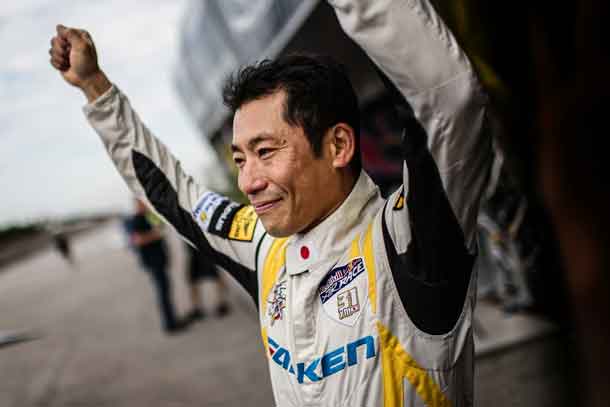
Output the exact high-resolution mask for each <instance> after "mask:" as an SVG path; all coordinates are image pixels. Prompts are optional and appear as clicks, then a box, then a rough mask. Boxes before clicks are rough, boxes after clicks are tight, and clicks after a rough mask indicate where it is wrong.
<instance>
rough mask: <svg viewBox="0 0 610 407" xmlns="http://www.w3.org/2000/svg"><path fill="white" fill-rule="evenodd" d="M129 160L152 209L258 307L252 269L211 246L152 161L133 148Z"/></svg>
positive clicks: (255, 282) (256, 281)
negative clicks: (237, 284)
mask: <svg viewBox="0 0 610 407" xmlns="http://www.w3.org/2000/svg"><path fill="white" fill-rule="evenodd" d="M132 162H133V167H134V169H135V173H136V177H137V178H138V181H140V184H141V185H142V187H143V188H144V191H145V192H146V197H147V198H148V200H149V201H150V202H151V204H152V205H153V206H154V207H155V210H157V212H159V213H160V214H161V215H163V217H165V219H167V220H168V221H169V222H170V223H171V224H172V225H174V227H175V228H176V230H177V231H178V232H179V233H180V234H181V235H183V236H184V237H186V238H187V239H189V240H190V241H191V242H192V243H193V244H195V246H197V248H198V249H199V250H200V251H201V253H202V254H203V255H204V256H206V257H208V258H209V259H211V260H212V261H213V262H214V263H215V264H217V265H219V266H220V267H222V268H224V269H225V270H227V271H228V272H229V273H230V274H231V275H232V276H233V277H234V278H235V279H236V280H237V281H238V282H239V284H241V286H242V287H244V288H245V289H246V291H248V293H249V294H250V296H251V297H252V299H253V300H254V303H255V304H256V306H257V307H258V280H257V277H256V273H255V272H254V270H250V269H249V268H247V267H245V266H243V265H242V264H239V263H237V262H236V261H234V260H233V259H231V258H230V257H228V256H226V255H225V254H223V253H220V252H218V251H216V250H214V249H213V248H212V246H210V244H209V243H208V241H207V239H206V238H205V236H204V234H203V232H202V231H201V229H200V228H199V225H198V224H197V223H196V222H195V221H194V220H193V217H192V216H191V214H190V213H189V212H187V211H185V210H184V209H183V208H182V207H181V206H180V203H179V201H178V194H177V193H176V191H175V190H174V188H173V187H172V184H171V183H170V182H169V180H168V179H167V177H166V176H165V174H163V171H161V170H160V169H159V168H158V167H157V166H156V165H155V163H153V162H152V161H151V160H150V159H149V158H148V157H146V156H145V155H144V154H141V153H139V152H138V151H135V150H133V153H132Z"/></svg>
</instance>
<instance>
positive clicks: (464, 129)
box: [329, 0, 491, 247]
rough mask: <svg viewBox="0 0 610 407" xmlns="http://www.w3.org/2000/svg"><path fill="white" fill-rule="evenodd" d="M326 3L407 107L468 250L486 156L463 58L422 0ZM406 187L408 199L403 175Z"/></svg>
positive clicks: (480, 113) (480, 96)
mask: <svg viewBox="0 0 610 407" xmlns="http://www.w3.org/2000/svg"><path fill="white" fill-rule="evenodd" d="M329 3H331V4H332V5H333V6H334V8H335V11H336V14H337V17H338V19H339V22H340V23H341V26H342V27H343V29H344V30H345V32H346V33H347V34H348V35H349V36H350V37H351V38H352V39H353V40H354V41H356V42H357V43H358V44H359V45H360V46H361V47H362V48H363V49H364V50H365V52H366V53H367V54H368V55H369V56H370V57H371V59H372V60H373V61H374V62H375V63H376V64H377V65H378V67H379V68H380V69H381V71H382V72H383V73H384V74H385V75H386V76H387V78H389V80H390V82H391V83H392V85H393V86H395V87H396V88H397V89H398V91H399V92H400V94H401V95H402V96H403V97H404V98H405V99H406V101H407V102H408V104H409V105H410V106H411V109H412V112H413V114H414V116H415V118H416V119H417V121H418V122H419V124H420V125H421V127H422V128H423V130H424V133H425V136H426V137H427V146H428V148H429V151H430V153H431V155H432V157H433V159H434V161H435V163H436V166H437V167H438V171H439V173H440V177H441V179H442V183H443V186H444V188H445V190H446V193H447V197H448V199H449V201H450V203H451V206H452V208H453V210H454V212H455V215H456V217H457V219H458V221H459V223H460V225H461V227H462V230H463V232H464V235H465V239H466V242H467V244H468V246H470V247H471V246H472V244H473V242H474V235H475V227H476V215H477V212H478V205H479V200H480V196H481V192H482V189H483V187H484V185H485V182H486V179H487V172H488V167H489V163H490V159H491V155H490V151H491V150H490V141H489V139H488V138H485V137H484V135H483V134H482V128H483V123H484V116H485V104H486V97H485V95H484V92H483V91H482V88H481V86H480V84H479V82H478V80H477V78H476V75H475V73H474V71H473V69H472V66H471V64H470V62H469V61H468V58H467V57H466V55H465V53H464V52H463V51H462V50H461V49H460V47H459V45H458V43H457V41H456V40H455V38H454V37H453V35H452V33H451V32H450V31H449V29H448V28H447V27H446V26H445V24H444V23H443V21H442V20H441V18H440V17H439V16H438V15H437V14H436V12H435V10H434V9H433V7H432V5H431V4H430V3H429V2H428V1H426V0H329ZM406 137H409V133H408V132H407V134H406ZM404 184H405V189H406V191H405V192H406V193H407V195H408V190H409V185H408V175H407V174H406V173H405V182H404Z"/></svg>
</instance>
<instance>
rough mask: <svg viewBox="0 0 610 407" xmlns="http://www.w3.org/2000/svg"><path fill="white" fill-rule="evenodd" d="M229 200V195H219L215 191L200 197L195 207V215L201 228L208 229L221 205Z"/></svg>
mask: <svg viewBox="0 0 610 407" xmlns="http://www.w3.org/2000/svg"><path fill="white" fill-rule="evenodd" d="M228 202H229V199H228V198H227V197H224V196H222V195H218V194H217V193H215V192H206V193H205V194H203V195H202V196H201V198H199V201H198V202H197V205H195V209H193V217H194V218H195V220H196V221H197V223H198V224H199V227H201V229H203V230H206V229H207V228H208V226H209V225H210V221H211V220H212V217H213V216H214V213H215V212H216V209H218V207H219V206H221V205H222V204H225V205H226V203H228Z"/></svg>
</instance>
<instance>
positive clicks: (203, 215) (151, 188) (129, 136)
mask: <svg viewBox="0 0 610 407" xmlns="http://www.w3.org/2000/svg"><path fill="white" fill-rule="evenodd" d="M50 54H51V64H52V65H53V66H54V67H55V68H56V69H57V70H59V71H60V73H61V75H62V76H63V78H64V79H65V80H66V81H67V82H68V83H70V84H71V85H73V86H76V87H78V88H80V89H81V90H82V91H83V93H84V94H85V96H86V97H87V100H88V101H89V103H88V104H87V105H86V106H85V107H84V112H85V115H86V116H87V119H88V121H89V123H90V124H91V126H92V127H93V128H94V130H95V131H96V132H97V133H98V135H99V136H100V138H101V140H102V142H103V144H104V146H105V147H106V149H107V151H108V154H109V155H110V158H111V159H112V161H113V162H114V164H115V166H116V168H117V169H118V171H119V173H120V174H121V176H122V177H123V179H124V180H125V182H126V183H127V185H128V186H129V188H130V189H131V190H132V191H133V192H134V194H135V195H136V196H137V197H139V198H140V199H143V200H144V201H146V202H147V203H148V204H149V206H151V207H152V208H153V209H154V210H155V211H156V212H157V213H158V214H159V215H161V216H162V217H163V218H164V219H165V221H167V222H168V223H170V224H171V225H172V226H173V227H174V228H175V229H176V231H177V232H178V233H180V234H181V235H182V236H183V237H184V238H185V239H186V240H187V241H188V242H190V243H191V244H192V245H193V246H195V247H197V248H198V249H199V250H200V251H201V252H202V253H203V254H204V255H206V256H208V257H209V258H210V260H212V261H214V262H215V263H216V264H218V265H220V266H222V267H223V268H224V269H226V270H227V271H228V272H229V273H230V274H232V275H233V276H234V277H235V278H236V279H237V280H238V281H239V282H240V283H241V284H242V286H244V288H246V290H247V291H248V292H249V293H250V294H251V296H252V297H253V299H254V300H255V303H256V302H257V300H256V296H257V292H258V291H257V287H256V284H257V279H256V275H255V272H254V269H255V250H256V245H257V243H258V241H259V240H260V239H261V238H262V237H263V236H264V231H263V228H262V226H261V225H260V222H258V221H257V218H256V215H255V214H254V211H253V210H252V208H250V207H246V206H243V205H240V204H238V203H236V202H232V201H230V200H229V199H228V198H226V197H223V196H220V195H218V194H216V193H214V192H211V191H207V190H206V189H205V188H203V187H201V186H199V185H198V184H197V183H196V182H194V180H193V178H192V177H190V176H189V175H187V174H186V173H185V172H184V171H183V169H182V166H181V165H180V162H179V161H178V160H177V159H176V158H175V157H174V156H173V155H172V154H171V152H170V151H169V150H168V149H167V148H166V147H165V145H163V143H161V142H160V141H159V140H158V139H157V138H155V137H154V136H153V135H152V134H151V132H150V131H149V130H148V128H147V127H146V126H145V125H144V124H143V123H142V121H141V120H140V118H139V116H138V114H137V113H136V112H135V111H134V109H133V108H132V107H131V104H130V103H129V101H128V99H127V97H126V96H125V95H124V94H123V93H121V91H120V90H119V89H118V88H117V87H116V86H114V85H112V83H111V82H110V81H109V80H108V78H107V77H106V75H104V73H103V72H102V70H101V69H100V68H99V66H98V63H97V55H96V51H95V46H94V44H93V41H92V40H91V37H90V36H89V34H87V33H86V32H85V31H83V30H77V29H71V28H66V27H63V26H58V27H57V35H56V36H55V37H54V38H53V39H52V41H51V50H50Z"/></svg>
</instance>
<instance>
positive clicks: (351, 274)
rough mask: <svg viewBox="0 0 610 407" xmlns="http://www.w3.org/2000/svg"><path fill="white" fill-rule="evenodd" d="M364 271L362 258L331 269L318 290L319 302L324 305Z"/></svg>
mask: <svg viewBox="0 0 610 407" xmlns="http://www.w3.org/2000/svg"><path fill="white" fill-rule="evenodd" d="M364 271H365V267H364V261H363V260H362V257H356V258H355V259H352V260H350V261H349V262H348V263H347V264H345V265H343V266H339V267H335V268H333V269H332V270H331V271H330V272H329V273H328V274H327V275H326V277H324V279H323V280H322V282H321V283H320V288H319V289H318V291H319V293H320V301H322V304H325V303H326V302H328V300H330V299H331V298H332V297H333V296H334V295H335V294H336V293H338V292H339V291H340V290H341V289H342V288H344V287H347V286H348V285H349V284H350V283H351V282H352V281H354V280H355V279H356V277H358V276H359V275H360V274H362V273H363V272H364Z"/></svg>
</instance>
